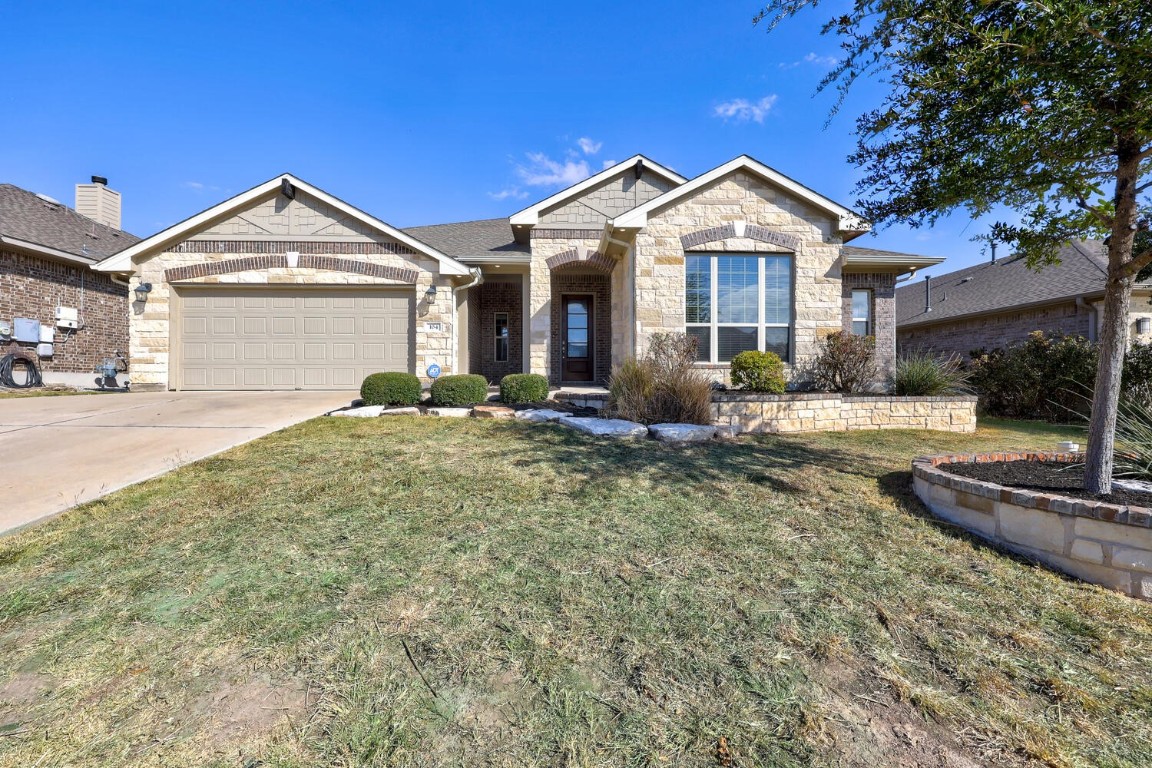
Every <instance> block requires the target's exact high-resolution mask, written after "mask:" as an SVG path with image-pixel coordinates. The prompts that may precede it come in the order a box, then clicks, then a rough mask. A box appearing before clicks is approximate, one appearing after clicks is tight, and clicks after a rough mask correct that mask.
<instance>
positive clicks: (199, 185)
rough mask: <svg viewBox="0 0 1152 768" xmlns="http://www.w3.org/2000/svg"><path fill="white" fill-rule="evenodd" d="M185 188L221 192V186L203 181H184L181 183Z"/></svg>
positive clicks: (196, 190) (195, 190) (194, 190)
mask: <svg viewBox="0 0 1152 768" xmlns="http://www.w3.org/2000/svg"><path fill="white" fill-rule="evenodd" d="M180 186H181V187H183V188H184V189H190V190H192V191H193V192H219V191H220V187H214V186H212V185H211V184H205V183H203V182H201V181H184V182H181V183H180Z"/></svg>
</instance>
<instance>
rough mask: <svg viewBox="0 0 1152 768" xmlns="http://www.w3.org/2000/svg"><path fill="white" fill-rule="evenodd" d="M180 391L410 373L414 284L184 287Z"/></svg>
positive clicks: (341, 382) (349, 383)
mask: <svg viewBox="0 0 1152 768" xmlns="http://www.w3.org/2000/svg"><path fill="white" fill-rule="evenodd" d="M179 295H180V309H179V310H178V311H179V313H180V320H179V328H178V330H177V333H178V335H179V341H178V345H179V351H180V359H179V361H178V365H177V370H178V373H177V379H178V381H179V383H178V385H177V386H178V388H179V389H356V388H358V387H359V386H360V382H362V381H363V380H364V377H365V376H367V375H368V374H370V373H375V372H376V371H411V370H412V367H413V365H414V361H413V355H412V339H411V336H412V316H413V313H414V308H415V305H414V296H415V290H414V289H412V288H408V289H402V290H395V289H388V290H379V289H376V290H372V289H347V290H346V289H340V288H309V289H303V288H300V287H293V288H285V289H282V290H278V289H272V288H220V287H215V286H214V287H212V288H204V289H192V288H183V289H180V290H179Z"/></svg>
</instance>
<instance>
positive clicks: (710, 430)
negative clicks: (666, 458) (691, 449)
mask: <svg viewBox="0 0 1152 768" xmlns="http://www.w3.org/2000/svg"><path fill="white" fill-rule="evenodd" d="M648 431H649V432H651V433H652V437H654V438H656V439H657V440H659V441H660V442H662V443H702V442H704V441H706V440H711V439H712V438H713V437H715V436H716V427H712V426H704V425H701V424H653V425H652V426H650V427H648Z"/></svg>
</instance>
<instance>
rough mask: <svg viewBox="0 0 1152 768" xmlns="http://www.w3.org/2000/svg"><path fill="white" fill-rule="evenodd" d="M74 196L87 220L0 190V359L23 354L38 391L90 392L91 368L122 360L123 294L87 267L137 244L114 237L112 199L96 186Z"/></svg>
mask: <svg viewBox="0 0 1152 768" xmlns="http://www.w3.org/2000/svg"><path fill="white" fill-rule="evenodd" d="M76 196H77V208H78V209H79V210H81V211H83V212H85V213H87V214H88V215H81V213H78V212H77V211H76V210H73V209H72V208H69V207H68V206H66V205H64V204H63V203H60V202H57V201H56V200H53V199H52V198H49V197H45V196H43V195H37V194H34V193H32V192H29V191H27V190H24V189H20V188H19V187H15V186H13V185H11V184H0V331H2V332H0V351H6V350H7V349H8V348H9V347H10V346H11V345H12V344H17V345H18V346H19V347H21V348H22V349H24V350H26V351H27V352H28V353H30V354H31V356H32V359H34V360H37V363H38V365H39V366H40V368H41V372H42V375H43V378H44V380H45V382H46V383H64V384H73V385H80V386H89V387H91V386H92V385H93V383H94V382H95V378H96V377H95V374H94V370H95V368H96V366H97V365H99V364H101V363H102V362H103V361H104V360H105V359H106V358H113V357H114V355H115V353H116V352H117V351H121V352H123V353H124V354H125V355H127V354H128V287H127V285H125V284H123V282H121V283H116V282H114V278H113V276H112V275H109V274H102V273H99V272H93V271H92V269H91V265H92V264H94V263H95V262H97V261H100V260H101V259H104V258H106V257H108V256H110V255H112V254H114V253H116V252H117V251H120V250H121V249H123V248H125V247H127V246H129V245H132V244H133V243H135V242H137V241H138V240H139V238H137V237H134V236H133V235H130V234H128V233H127V232H123V231H121V230H120V195H119V193H117V192H114V191H112V190H110V189H108V188H107V185H106V182H105V181H104V180H103V179H99V178H94V179H93V183H92V184H79V185H77V188H76ZM89 216H92V217H93V218H89ZM58 308H60V309H61V310H63V311H62V312H61V313H60V314H61V316H60V317H57V309H58ZM18 319H20V320H23V321H25V322H20V323H17V322H16V321H17V320H18ZM28 320H31V321H34V323H31V324H30V323H28V322H26V321H28ZM40 326H43V328H44V329H47V330H46V331H43V339H44V340H45V341H44V343H45V344H46V345H47V346H42V345H41V343H40V341H41V328H40ZM29 327H31V328H32V329H33V330H32V331H31V332H30V333H31V335H29V331H28V328H29ZM18 331H19V332H20V333H19V334H18V333H17V332H18ZM17 335H19V337H20V340H19V341H17V340H16V337H17ZM49 339H50V340H49ZM37 351H38V352H39V353H41V355H37V354H36V353H37Z"/></svg>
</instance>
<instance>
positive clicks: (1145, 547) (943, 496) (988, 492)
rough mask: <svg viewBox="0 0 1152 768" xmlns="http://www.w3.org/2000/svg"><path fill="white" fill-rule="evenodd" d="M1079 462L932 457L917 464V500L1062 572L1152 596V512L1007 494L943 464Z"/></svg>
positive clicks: (1078, 457) (1070, 458) (1039, 457)
mask: <svg viewBox="0 0 1152 768" xmlns="http://www.w3.org/2000/svg"><path fill="white" fill-rule="evenodd" d="M1020 460H1029V461H1065V462H1079V461H1083V460H1084V456H1083V454H1074V453H991V454H979V455H961V456H928V457H924V458H919V459H916V460H915V461H914V462H912V483H913V487H914V489H915V491H916V495H917V496H918V497H919V498H920V500H921V501H922V502H924V504H925V505H926V506H927V507H928V508H929V509H930V510H932V513H933V514H934V515H936V516H937V517H940V518H942V519H944V520H947V521H948V522H950V523H955V524H956V525H958V526H960V527H962V528H964V529H965V530H967V531H970V532H971V533H974V534H976V535H977V536H980V537H981V538H984V539H987V540H989V541H992V542H995V543H997V544H999V545H1001V546H1003V547H1004V548H1006V549H1009V550H1012V551H1013V552H1018V553H1020V554H1023V555H1026V556H1028V557H1031V558H1034V559H1036V560H1038V561H1040V562H1042V563H1044V564H1046V565H1049V566H1051V567H1053V568H1055V569H1056V570H1059V571H1063V572H1064V573H1068V574H1071V575H1073V576H1076V577H1077V578H1081V579H1083V580H1085V581H1090V582H1092V583H1093V584H1101V585H1103V586H1106V587H1109V588H1110V589H1115V590H1118V591H1120V592H1124V593H1125V594H1128V595H1132V596H1134V597H1140V598H1144V599H1150V598H1152V510H1149V509H1145V508H1143V507H1134V506H1119V505H1116V504H1104V503H1101V502H1096V501H1087V500H1080V499H1072V498H1068V497H1064V496H1054V495H1051V494H1045V493H1040V492H1038V491H1026V490H1020V489H1016V488H1006V487H1004V486H1001V485H996V484H995V483H987V482H981V481H978V480H971V479H969V478H965V477H960V476H958V475H953V474H950V473H948V472H947V471H945V470H942V469H940V468H939V465H941V464H952V463H960V462H992V461H1020Z"/></svg>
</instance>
